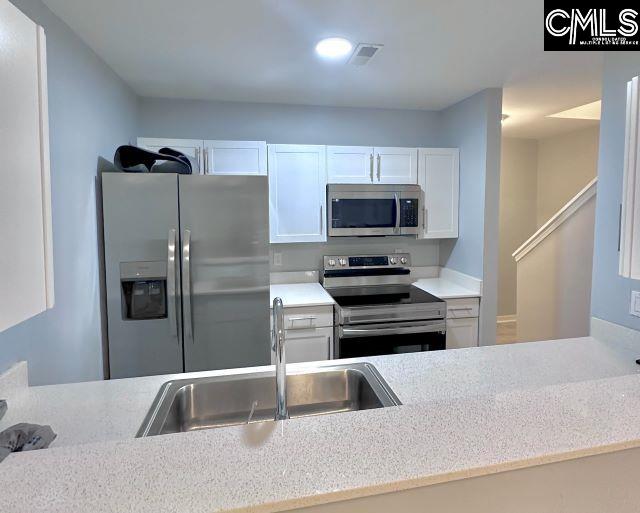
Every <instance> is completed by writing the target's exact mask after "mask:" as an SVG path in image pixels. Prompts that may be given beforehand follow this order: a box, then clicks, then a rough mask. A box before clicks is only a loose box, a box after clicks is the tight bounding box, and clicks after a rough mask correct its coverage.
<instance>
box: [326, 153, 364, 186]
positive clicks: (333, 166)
mask: <svg viewBox="0 0 640 513" xmlns="http://www.w3.org/2000/svg"><path fill="white" fill-rule="evenodd" d="M374 164H375V162H374V157H373V148H372V147H371V146H327V177H328V181H329V183H374V180H375V169H374V167H375V166H374Z"/></svg>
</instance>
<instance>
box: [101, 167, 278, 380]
mask: <svg viewBox="0 0 640 513" xmlns="http://www.w3.org/2000/svg"><path fill="white" fill-rule="evenodd" d="M102 196H103V219H104V253H105V278H106V300H107V318H108V340H109V344H108V346H109V366H110V373H111V377H112V378H121V377H130V376H144V375H151V374H164V373H175V372H182V371H186V372H190V371H197V370H212V369H224V368H232V367H245V366H252V365H266V364H268V363H269V361H270V353H269V307H268V305H269V303H268V301H269V254H268V185H267V179H266V177H262V176H210V175H209V176H202V175H174V174H167V175H162V174H128V173H105V174H103V175H102Z"/></svg>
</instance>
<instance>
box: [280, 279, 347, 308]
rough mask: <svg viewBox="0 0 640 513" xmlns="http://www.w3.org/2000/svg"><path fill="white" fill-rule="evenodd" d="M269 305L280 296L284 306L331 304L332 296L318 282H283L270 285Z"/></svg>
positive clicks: (332, 301) (332, 302)
mask: <svg viewBox="0 0 640 513" xmlns="http://www.w3.org/2000/svg"><path fill="white" fill-rule="evenodd" d="M270 291H271V294H270V296H271V297H270V300H269V305H271V304H272V303H273V300H274V299H275V298H276V297H278V296H280V298H281V299H282V304H283V305H284V307H285V308H287V307H297V306H331V305H333V304H334V303H335V301H334V300H333V298H332V297H331V296H330V295H329V293H328V292H327V291H326V290H325V289H324V287H323V286H322V285H320V283H317V282H316V283H284V284H277V285H271V287H270Z"/></svg>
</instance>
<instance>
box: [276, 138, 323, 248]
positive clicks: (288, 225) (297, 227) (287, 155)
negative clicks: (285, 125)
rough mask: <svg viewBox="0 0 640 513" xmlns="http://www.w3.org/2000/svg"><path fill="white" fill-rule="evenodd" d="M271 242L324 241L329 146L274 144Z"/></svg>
mask: <svg viewBox="0 0 640 513" xmlns="http://www.w3.org/2000/svg"><path fill="white" fill-rule="evenodd" d="M268 153H269V230H270V234H271V242H323V241H326V240H327V231H326V226H325V224H326V185H327V172H326V147H325V146H315V145H295V144H270V145H268Z"/></svg>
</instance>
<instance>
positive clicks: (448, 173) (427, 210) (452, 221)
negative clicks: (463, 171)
mask: <svg viewBox="0 0 640 513" xmlns="http://www.w3.org/2000/svg"><path fill="white" fill-rule="evenodd" d="M418 183H419V185H420V186H421V187H422V190H423V191H424V213H423V214H424V215H423V226H424V230H423V234H422V238H424V239H446V238H455V237H457V236H458V201H459V199H458V196H459V193H460V192H459V191H460V171H459V151H458V149H457V148H420V149H419V150H418Z"/></svg>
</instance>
